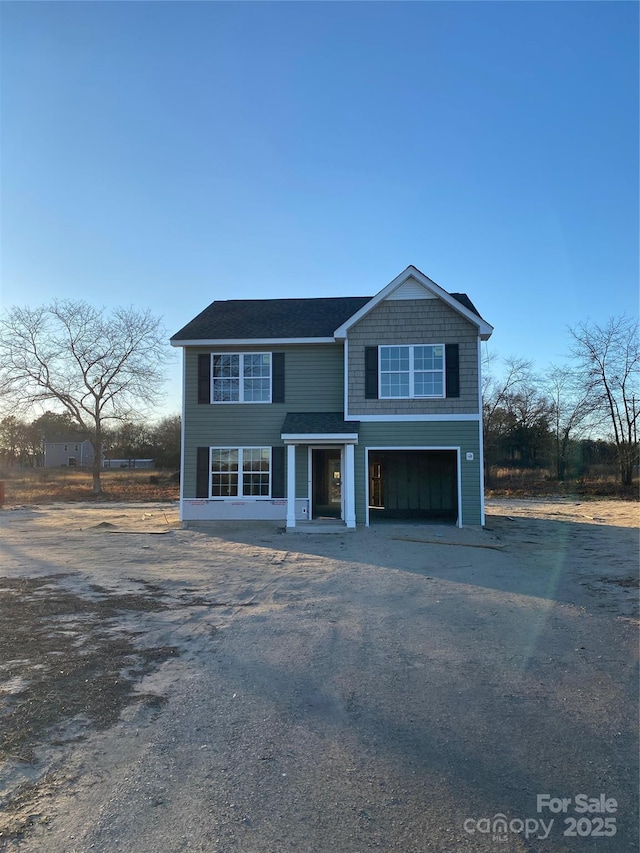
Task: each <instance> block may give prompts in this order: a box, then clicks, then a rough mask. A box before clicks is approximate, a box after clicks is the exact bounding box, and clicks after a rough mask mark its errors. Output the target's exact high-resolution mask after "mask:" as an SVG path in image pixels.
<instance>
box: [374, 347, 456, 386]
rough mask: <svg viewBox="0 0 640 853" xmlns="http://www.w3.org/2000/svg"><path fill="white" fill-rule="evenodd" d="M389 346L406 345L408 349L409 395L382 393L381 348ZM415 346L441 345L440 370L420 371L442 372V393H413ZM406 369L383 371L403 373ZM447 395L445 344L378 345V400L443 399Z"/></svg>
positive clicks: (386, 371)
mask: <svg viewBox="0 0 640 853" xmlns="http://www.w3.org/2000/svg"><path fill="white" fill-rule="evenodd" d="M390 347H407V348H408V349H409V396H408V397H405V396H399V397H392V396H383V395H382V373H383V371H382V368H381V364H382V358H381V350H383V349H389V348H390ZM415 347H442V371H437V370H430V371H420V372H421V373H423V372H427V373H438V372H442V394H416V393H414V387H415V368H414V366H413V363H414V354H413V351H414V348H415ZM405 372H406V371H393V370H391V371H389V370H385V371H384V373H405ZM446 396H447V364H446V350H445V345H444V344H441V343H424V344H380V345H379V346H378V399H379V400H443V399H444V398H445V397H446Z"/></svg>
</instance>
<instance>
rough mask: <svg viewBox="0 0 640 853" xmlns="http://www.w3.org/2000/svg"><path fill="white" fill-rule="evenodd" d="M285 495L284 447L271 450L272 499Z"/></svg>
mask: <svg viewBox="0 0 640 853" xmlns="http://www.w3.org/2000/svg"><path fill="white" fill-rule="evenodd" d="M284 496H285V495H284V447H272V448H271V497H272V498H283V497H284Z"/></svg>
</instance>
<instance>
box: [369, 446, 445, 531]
mask: <svg viewBox="0 0 640 853" xmlns="http://www.w3.org/2000/svg"><path fill="white" fill-rule="evenodd" d="M456 466H457V454H456V451H455V450H372V451H370V453H369V520H370V522H372V523H374V522H375V521H378V520H382V519H412V520H420V519H422V520H425V521H441V522H442V521H445V522H446V521H450V522H452V523H455V522H456V521H457V518H458V493H457V492H458V485H457V484H458V478H457V470H456Z"/></svg>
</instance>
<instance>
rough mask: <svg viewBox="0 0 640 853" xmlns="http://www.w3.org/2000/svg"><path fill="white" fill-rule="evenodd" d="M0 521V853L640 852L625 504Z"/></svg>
mask: <svg viewBox="0 0 640 853" xmlns="http://www.w3.org/2000/svg"><path fill="white" fill-rule="evenodd" d="M0 524H1V526H2V529H1V531H0V547H1V549H2V551H1V553H2V568H1V569H0V575H2V577H0V809H1V810H0V849H3V847H4V848H6V849H7V850H11V851H13V850H20V851H25V853H26V851H38V853H40V852H41V851H47V853H58V851H60V853H62V852H63V851H64V853H74V851H77V853H80V851H90V850H94V851H95V850H98V851H122V853H131V851H135V853H157V851H162V852H163V853H172V851H183V850H185V851H187V850H196V851H207V853H240V851H242V853H360V851H369V850H379V851H393V853H449V851H451V853H460V851H485V850H493V851H529V853H532V851H535V853H546V851H554V853H555V851H611V853H613V851H615V853H626V851H630V853H631V851H634V853H635V851H636V850H637V849H638V836H637V830H636V827H637V797H638V790H637V787H638V783H637V780H638V761H637V755H638V744H637V722H636V707H637V694H638V678H637V670H636V663H637V639H638V633H637V627H638V621H637V619H638V581H637V578H638V533H637V526H638V504H633V503H625V502H614V501H611V502H604V501H602V502H598V501H588V502H587V501H585V502H575V501H571V500H558V501H553V502H549V501H546V502H541V501H533V500H531V501H523V500H521V501H506V500H499V501H498V500H493V501H491V502H490V503H489V505H488V522H487V528H486V529H485V530H483V531H480V530H471V529H469V530H466V529H464V530H457V529H455V528H451V527H445V526H436V525H419V524H408V525H395V524H394V525H380V526H378V527H375V528H373V527H372V528H371V529H369V530H357V531H355V532H353V533H351V532H350V533H345V534H343V535H342V534H338V535H302V534H284V533H282V532H280V531H278V530H277V529H276V528H275V527H273V526H265V527H261V528H259V529H252V530H251V531H243V532H239V531H238V530H236V529H234V528H233V527H228V528H226V529H221V530H218V531H217V533H216V535H215V536H214V535H211V534H209V533H206V532H202V531H195V530H181V529H179V526H178V524H177V512H176V509H175V507H174V506H173V505H170V504H167V505H159V504H149V505H140V504H137V505H133V504H109V505H95V504H86V505H78V504H76V505H65V504H54V505H49V506H47V507H44V506H43V507H16V508H6V509H5V510H3V511H2V513H1V514H0ZM545 795H548V796H547V797H546V798H545ZM538 797H541V798H542V799H538ZM614 800H615V804H614V803H613V801H614ZM614 832H615V835H614V834H613V833H614Z"/></svg>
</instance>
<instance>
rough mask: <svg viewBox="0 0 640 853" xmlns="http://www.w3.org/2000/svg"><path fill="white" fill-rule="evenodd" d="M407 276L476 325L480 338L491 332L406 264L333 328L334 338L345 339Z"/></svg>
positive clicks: (422, 274) (464, 308) (475, 315)
mask: <svg viewBox="0 0 640 853" xmlns="http://www.w3.org/2000/svg"><path fill="white" fill-rule="evenodd" d="M408 278H415V279H416V281H417V282H419V283H420V284H421V285H422V286H423V287H424V288H426V289H427V290H430V291H431V292H432V293H433V294H434V295H435V296H437V297H439V298H440V299H442V301H443V302H444V303H445V304H447V305H448V306H449V307H450V308H453V310H454V311H457V312H458V314H461V315H462V316H463V317H464V318H465V319H466V320H468V321H469V322H470V323H472V324H473V325H474V326H477V327H478V334H479V335H480V337H481V338H482V340H484V341H486V340H488V339H489V338H490V337H491V335H492V333H493V326H492V325H490V324H489V323H487V321H486V320H483V319H482V317H480V316H479V315H478V314H475V313H474V312H473V311H470V310H469V309H468V308H466V307H465V306H464V305H463V304H462V303H461V302H458V300H457V299H455V297H453V296H451V294H450V293H447V291H446V290H444V289H443V288H442V287H440V285H439V284H436V283H435V281H432V280H431V279H430V278H429V277H428V276H426V275H425V274H424V273H423V272H420V270H419V269H418V268H417V267H414V266H413V265H410V266H408V267H407V268H406V269H405V270H403V271H402V272H401V273H400V275H398V276H396V277H395V278H394V279H393V281H391V282H389V284H388V285H387V286H386V287H383V288H382V290H381V291H380V292H379V293H377V294H376V295H375V296H373V297H372V298H371V299H370V300H369V301H368V302H366V303H365V304H364V305H363V306H362V308H360V309H359V310H358V311H356V313H355V314H353V315H352V316H351V317H349V319H348V320H345V321H344V323H343V324H342V325H341V326H338V328H337V329H336V330H335V332H334V333H333V334H334V337H335V338H336V340H345V339H346V337H347V332H348V331H349V329H350V328H351V327H352V326H353V325H355V324H356V323H357V322H358V321H359V320H361V319H362V318H363V317H365V316H366V315H367V314H368V313H369V312H370V311H372V310H373V309H374V308H375V307H376V305H379V304H380V302H383V301H384V300H385V299H386V298H387V297H388V296H389V295H390V294H392V293H393V291H394V290H397V289H398V288H399V287H400V286H401V285H403V284H404V282H405V281H406V280H407V279H408Z"/></svg>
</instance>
